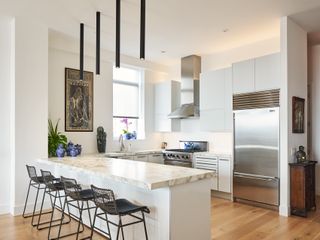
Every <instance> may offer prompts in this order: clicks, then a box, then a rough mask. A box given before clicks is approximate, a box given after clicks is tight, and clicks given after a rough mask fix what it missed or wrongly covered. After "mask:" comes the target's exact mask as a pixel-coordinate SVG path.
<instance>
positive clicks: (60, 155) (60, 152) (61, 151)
mask: <svg viewBox="0 0 320 240" xmlns="http://www.w3.org/2000/svg"><path fill="white" fill-rule="evenodd" d="M65 152H66V150H65V149H64V147H63V145H62V144H59V146H58V148H57V150H56V154H57V157H58V158H63V157H64V154H65Z"/></svg>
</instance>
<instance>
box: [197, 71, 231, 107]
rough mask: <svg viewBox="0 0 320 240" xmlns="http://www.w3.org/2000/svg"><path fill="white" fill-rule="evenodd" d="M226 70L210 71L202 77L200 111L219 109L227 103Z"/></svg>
mask: <svg viewBox="0 0 320 240" xmlns="http://www.w3.org/2000/svg"><path fill="white" fill-rule="evenodd" d="M224 96H225V70H224V69H220V70H216V71H210V72H207V73H204V74H201V76H200V109H201V110H207V109H218V108H223V107H224V102H225V98H224Z"/></svg>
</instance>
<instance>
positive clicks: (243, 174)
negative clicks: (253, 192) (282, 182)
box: [234, 172, 278, 182]
mask: <svg viewBox="0 0 320 240" xmlns="http://www.w3.org/2000/svg"><path fill="white" fill-rule="evenodd" d="M234 177H239V178H247V179H253V180H261V181H267V182H271V181H277V180H278V178H277V177H267V176H260V175H251V174H245V173H238V172H235V173H234Z"/></svg>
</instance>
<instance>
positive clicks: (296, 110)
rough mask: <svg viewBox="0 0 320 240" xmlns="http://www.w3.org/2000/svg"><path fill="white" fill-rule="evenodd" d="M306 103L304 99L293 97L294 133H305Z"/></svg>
mask: <svg viewBox="0 0 320 240" xmlns="http://www.w3.org/2000/svg"><path fill="white" fill-rule="evenodd" d="M304 102H305V100H304V99H303V98H299V97H292V132H293V133H304Z"/></svg>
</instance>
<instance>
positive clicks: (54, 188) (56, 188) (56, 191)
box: [39, 170, 71, 239]
mask: <svg viewBox="0 0 320 240" xmlns="http://www.w3.org/2000/svg"><path fill="white" fill-rule="evenodd" d="M41 175H42V178H43V181H44V184H45V185H46V190H45V194H47V195H49V197H50V202H51V208H52V211H51V217H50V221H48V223H49V226H47V227H46V228H49V231H48V239H50V233H51V228H52V227H56V226H59V227H61V225H62V224H68V223H70V222H71V218H70V211H69V208H68V209H67V210H68V220H67V221H65V222H63V219H64V217H65V216H64V212H63V211H64V209H63V204H62V201H61V199H64V198H65V195H64V194H61V191H64V187H63V183H62V182H61V180H60V179H57V178H55V177H54V176H53V175H52V174H51V172H50V171H44V170H41ZM57 200H59V205H58V204H57ZM41 209H42V208H41ZM55 210H58V211H60V212H61V217H60V218H58V219H56V220H53V216H54V212H55ZM39 221H40V218H39ZM55 221H59V223H58V224H54V225H53V224H52V223H53V222H55Z"/></svg>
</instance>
